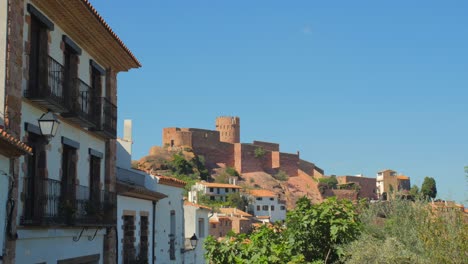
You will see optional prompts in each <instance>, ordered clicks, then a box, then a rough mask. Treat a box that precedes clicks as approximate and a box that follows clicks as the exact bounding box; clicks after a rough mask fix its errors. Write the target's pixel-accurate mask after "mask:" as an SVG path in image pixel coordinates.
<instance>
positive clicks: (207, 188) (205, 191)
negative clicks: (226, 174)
mask: <svg viewBox="0 0 468 264" xmlns="http://www.w3.org/2000/svg"><path fill="white" fill-rule="evenodd" d="M240 189H242V187H240V186H238V185H235V184H227V183H216V182H206V181H201V182H197V183H196V184H195V185H193V186H192V189H191V190H190V192H189V195H188V200H189V201H190V202H193V203H198V199H199V197H198V195H199V194H202V195H205V196H207V197H209V199H210V200H212V201H214V200H218V201H226V199H227V197H228V195H229V194H232V193H238V192H239V191H240Z"/></svg>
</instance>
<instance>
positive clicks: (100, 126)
mask: <svg viewBox="0 0 468 264" xmlns="http://www.w3.org/2000/svg"><path fill="white" fill-rule="evenodd" d="M100 99H101V100H99V101H98V104H96V106H95V107H96V109H97V110H96V111H97V112H98V111H99V112H98V113H99V114H98V115H96V116H95V117H96V121H95V124H96V127H94V128H93V130H94V131H95V132H96V133H99V134H101V135H102V136H104V137H108V138H115V137H116V136H117V106H115V105H114V104H113V103H112V102H111V101H110V99H109V98H106V97H102V98H100Z"/></svg>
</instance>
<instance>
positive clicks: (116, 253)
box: [114, 219, 119, 264]
mask: <svg viewBox="0 0 468 264" xmlns="http://www.w3.org/2000/svg"><path fill="white" fill-rule="evenodd" d="M117 221H118V219H117V220H116V222H117ZM114 229H115V263H117V264H119V232H118V230H117V223H116V224H115V226H114Z"/></svg>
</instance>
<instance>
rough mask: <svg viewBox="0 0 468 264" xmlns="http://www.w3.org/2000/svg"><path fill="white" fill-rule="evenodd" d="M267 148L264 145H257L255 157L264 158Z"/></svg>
mask: <svg viewBox="0 0 468 264" xmlns="http://www.w3.org/2000/svg"><path fill="white" fill-rule="evenodd" d="M265 153H266V152H265V149H264V148H262V147H257V148H256V149H255V152H254V155H255V158H257V159H260V158H263V156H265Z"/></svg>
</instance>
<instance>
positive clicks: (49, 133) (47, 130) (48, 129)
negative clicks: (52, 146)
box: [37, 111, 60, 139]
mask: <svg viewBox="0 0 468 264" xmlns="http://www.w3.org/2000/svg"><path fill="white" fill-rule="evenodd" d="M37 121H38V123H39V129H40V130H41V134H42V135H43V136H45V137H47V139H51V138H53V137H54V136H55V134H57V130H58V127H59V125H60V121H59V120H58V119H57V117H56V116H55V115H54V113H52V112H50V111H48V112H47V113H45V114H43V115H42V116H41V118H39V119H38V120H37Z"/></svg>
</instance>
